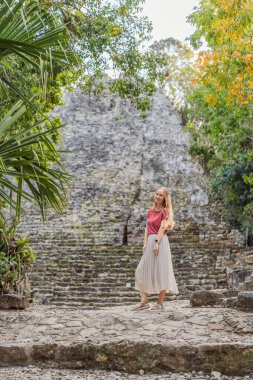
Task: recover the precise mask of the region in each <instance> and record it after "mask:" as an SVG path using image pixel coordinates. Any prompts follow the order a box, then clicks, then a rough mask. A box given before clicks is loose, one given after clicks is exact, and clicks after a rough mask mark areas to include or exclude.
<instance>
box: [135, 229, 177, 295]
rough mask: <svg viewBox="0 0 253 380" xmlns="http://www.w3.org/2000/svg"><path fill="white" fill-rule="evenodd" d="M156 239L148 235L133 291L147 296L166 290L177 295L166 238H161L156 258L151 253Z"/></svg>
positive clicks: (136, 272)
mask: <svg viewBox="0 0 253 380" xmlns="http://www.w3.org/2000/svg"><path fill="white" fill-rule="evenodd" d="M156 238H157V235H156V234H150V235H148V240H147V246H146V250H145V252H144V254H143V255H142V257H141V260H140V262H139V264H138V266H137V268H136V271H135V290H139V291H140V292H145V293H148V294H152V293H159V292H160V291H161V290H166V293H171V294H178V293H179V291H178V287H177V283H176V280H175V276H174V272H173V265H172V260H171V251H170V243H169V239H168V236H167V235H164V236H163V237H162V239H161V241H160V243H159V254H158V256H155V255H154V251H153V247H154V243H155V239H156Z"/></svg>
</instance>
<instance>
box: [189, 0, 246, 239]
mask: <svg viewBox="0 0 253 380" xmlns="http://www.w3.org/2000/svg"><path fill="white" fill-rule="evenodd" d="M250 12H253V8H252V3H251V2H248V1H245V0H243V1H240V2H239V0H233V1H228V2H227V1H223V0H222V1H221V2H219V1H217V0H211V1H208V2H206V1H201V2H200V6H199V7H198V8H195V11H194V13H193V14H192V15H191V16H190V17H189V20H190V22H191V23H193V24H194V25H195V27H196V31H195V32H194V34H193V35H192V36H191V43H192V45H193V46H194V47H200V46H201V44H202V42H203V38H205V39H206V42H207V44H208V49H207V50H206V51H202V52H199V57H198V59H197V60H196V62H195V69H196V70H195V78H194V80H193V83H194V87H193V91H192V93H191V94H190V95H189V120H190V121H189V123H188V130H189V131H190V132H191V134H192V141H191V148H190V151H191V153H192V154H193V155H195V156H197V157H198V158H200V159H201V161H202V163H203V162H204V167H205V168H206V170H207V172H208V173H209V174H210V176H211V179H212V186H213V187H212V195H213V196H214V197H215V198H218V199H220V200H222V201H223V203H224V205H225V206H226V210H227V212H226V219H227V220H228V221H230V222H231V224H232V225H235V226H237V227H240V228H242V229H246V230H247V231H248V233H249V235H250V234H251V236H252V237H253V228H252V225H253V220H252V217H253V205H252V202H253V180H252V178H253V156H252V151H253V128H252V127H253V108H252V99H253V98H252V88H251V86H252V84H253V82H252V83H251V81H252V79H253V77H252V72H253V71H252V59H250V54H251V53H250V50H249V46H250V39H249V35H248V30H249V28H250V26H251V25H252V20H251V21H250V20H249V18H248V17H246V19H247V20H244V19H243V17H244V16H245V15H246V14H250ZM250 239H251V237H250ZM250 239H249V240H250ZM252 241H253V239H252Z"/></svg>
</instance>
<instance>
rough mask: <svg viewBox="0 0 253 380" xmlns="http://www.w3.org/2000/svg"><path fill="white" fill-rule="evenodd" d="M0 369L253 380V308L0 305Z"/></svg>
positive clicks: (12, 379) (21, 374)
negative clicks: (21, 307)
mask: <svg viewBox="0 0 253 380" xmlns="http://www.w3.org/2000/svg"><path fill="white" fill-rule="evenodd" d="M19 366H23V367H19ZM0 367H3V368H1V369H0V380H7V379H8V380H16V379H74V380H75V379H90V380H95V379H131V380H133V379H145V380H148V379H152V380H155V379H157V380H158V379H159V380H160V379H167V380H185V379H198V380H200V379H212V380H215V379H220V380H221V379H224V380H225V379H234V380H235V379H238V380H239V379H245V380H246V379H247V380H248V379H253V313H250V312H243V311H239V310H236V309H230V308H224V307H190V304H189V301H188V300H176V301H170V302H167V303H166V304H165V310H164V311H162V312H161V311H152V310H149V309H146V310H142V311H134V310H133V307H132V306H117V307H110V308H105V309H99V310H80V309H74V308H65V309H64V308H58V307H55V306H45V305H38V304H37V305H36V304H34V305H32V306H31V307H30V308H29V309H28V310H26V311H16V310H10V311H7V310H5V311H3V310H1V311H0ZM67 368H68V369H67ZM115 371H119V372H115ZM199 371H202V372H199Z"/></svg>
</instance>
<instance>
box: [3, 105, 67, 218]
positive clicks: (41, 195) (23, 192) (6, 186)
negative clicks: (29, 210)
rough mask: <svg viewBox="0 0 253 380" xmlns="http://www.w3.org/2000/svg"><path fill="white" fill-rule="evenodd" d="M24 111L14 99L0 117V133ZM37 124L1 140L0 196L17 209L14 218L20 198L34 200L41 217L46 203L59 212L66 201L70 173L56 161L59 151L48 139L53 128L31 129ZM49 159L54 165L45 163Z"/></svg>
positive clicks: (18, 209)
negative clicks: (2, 116)
mask: <svg viewBox="0 0 253 380" xmlns="http://www.w3.org/2000/svg"><path fill="white" fill-rule="evenodd" d="M24 112H25V107H24V106H23V103H22V102H21V101H19V102H17V103H16V104H15V105H14V106H13V107H12V109H11V110H10V111H9V113H8V115H6V116H5V117H4V118H3V119H2V121H0V137H1V136H2V135H3V134H4V133H5V132H6V131H7V130H8V129H9V128H13V124H14V123H16V121H17V119H18V117H20V116H22V115H23V113H24ZM38 124H39V123H37V124H36V125H35V126H32V127H27V128H26V129H24V130H23V131H21V132H19V133H17V134H16V135H14V136H12V137H11V138H9V139H7V140H6V141H4V142H2V143H0V162H1V165H0V189H1V192H0V198H2V199H4V201H5V202H6V203H7V204H8V205H10V206H11V207H13V208H15V209H16V211H17V214H16V216H17V218H19V216H20V211H21V207H22V198H26V199H28V200H30V201H31V200H32V201H33V202H36V203H37V205H38V206H39V208H40V211H41V214H42V217H43V219H45V218H46V209H47V208H48V207H52V208H53V209H54V210H55V211H56V212H59V211H61V210H62V209H63V208H64V207H65V205H66V194H67V190H66V188H67V186H68V185H69V182H70V176H69V174H68V173H67V172H66V171H65V170H64V168H63V167H62V166H61V165H60V164H59V152H58V151H57V150H56V149H55V147H54V145H53V144H52V143H51V141H50V135H51V132H52V130H51V129H49V130H43V131H42V132H34V130H36V128H35V127H37V126H38ZM45 163H47V164H46V165H45ZM48 163H51V164H53V167H48ZM15 181H17V183H18V185H16V184H15ZM12 194H15V198H13V197H12Z"/></svg>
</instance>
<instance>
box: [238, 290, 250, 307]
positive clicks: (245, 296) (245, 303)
mask: <svg viewBox="0 0 253 380" xmlns="http://www.w3.org/2000/svg"><path fill="white" fill-rule="evenodd" d="M237 307H238V308H239V309H241V310H244V311H253V291H245V292H240V293H239V294H238V297H237Z"/></svg>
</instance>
